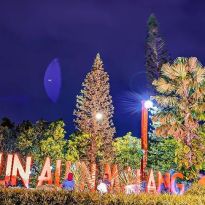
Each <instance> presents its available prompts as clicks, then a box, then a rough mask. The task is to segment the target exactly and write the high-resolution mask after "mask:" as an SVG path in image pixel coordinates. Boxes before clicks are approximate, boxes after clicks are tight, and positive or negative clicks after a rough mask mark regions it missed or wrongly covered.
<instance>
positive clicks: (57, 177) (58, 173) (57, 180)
mask: <svg viewBox="0 0 205 205" xmlns="http://www.w3.org/2000/svg"><path fill="white" fill-rule="evenodd" d="M60 176H61V160H56V171H55V185H56V186H58V187H60V186H61V185H60Z"/></svg>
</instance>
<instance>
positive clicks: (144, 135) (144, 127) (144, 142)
mask: <svg viewBox="0 0 205 205" xmlns="http://www.w3.org/2000/svg"><path fill="white" fill-rule="evenodd" d="M141 103H142V110H141V112H142V113H141V148H142V150H143V157H142V160H141V176H142V179H144V178H145V169H146V166H147V151H148V109H150V108H152V107H153V102H152V101H150V100H146V101H144V100H143V101H142V102H141Z"/></svg>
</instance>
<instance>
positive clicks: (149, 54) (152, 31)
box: [145, 14, 170, 92]
mask: <svg viewBox="0 0 205 205" xmlns="http://www.w3.org/2000/svg"><path fill="white" fill-rule="evenodd" d="M145 56H146V73H147V79H148V82H149V86H150V87H152V82H153V80H154V79H156V78H158V77H159V76H160V69H161V66H162V65H163V64H164V63H167V62H169V61H170V57H169V56H168V54H167V50H166V48H165V42H164V40H163V39H162V37H161V36H160V34H159V26H158V22H157V19H156V17H155V16H154V14H151V15H150V17H149V19H148V34H147V38H146V47H145ZM152 92H153V89H152Z"/></svg>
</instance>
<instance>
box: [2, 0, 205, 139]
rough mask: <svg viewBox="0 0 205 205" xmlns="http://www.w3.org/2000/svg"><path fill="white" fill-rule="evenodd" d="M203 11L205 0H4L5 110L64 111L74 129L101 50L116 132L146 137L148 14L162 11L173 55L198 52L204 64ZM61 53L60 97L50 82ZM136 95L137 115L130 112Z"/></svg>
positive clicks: (56, 114)
mask: <svg viewBox="0 0 205 205" xmlns="http://www.w3.org/2000/svg"><path fill="white" fill-rule="evenodd" d="M204 11H205V1H203V0H201V1H200V0H197V1H196V0H192V1H191V0H169V1H168V0H166V1H165V0H129V1H128V0H124V1H122V0H115V1H112V0H98V1H97V0H95V1H85V0H81V1H78V0H73V1H71V0H64V1H61V0H56V1H52V0H50V1H44V0H41V1H37V0H35V1H32V0H30V1H23V0H18V1H9V0H7V1H0V71H1V74H0V117H1V118H2V117H4V116H7V117H9V118H11V119H12V120H13V121H15V122H16V123H19V122H21V121H22V120H27V119H28V120H32V121H33V122H34V121H36V120H38V119H40V118H43V119H46V120H49V121H52V120H56V119H59V118H63V120H64V121H65V122H66V124H67V127H66V128H67V132H68V134H70V133H71V132H73V131H74V125H73V115H72V113H73V109H74V108H75V102H76V95H77V94H79V92H80V89H81V83H82V82H83V80H84V78H85V75H86V73H87V72H89V71H90V69H91V67H92V64H93V60H94V58H95V55H96V53H97V52H99V53H100V54H101V57H102V59H103V61H104V67H105V70H106V71H107V72H108V73H109V75H110V83H111V95H112V96H113V101H114V106H115V115H114V123H115V126H116V128H117V136H122V135H124V134H125V133H126V132H128V131H132V132H133V133H134V135H136V136H139V133H140V132H139V127H140V112H139V110H140V100H141V99H142V98H143V97H144V96H145V93H146V76H145V66H144V65H145V56H144V45H145V37H146V31H147V27H146V22H147V19H148V16H149V15H150V14H151V13H155V15H156V17H157V19H158V21H159V23H160V33H161V35H162V37H163V38H164V40H165V41H166V45H167V48H168V51H169V53H170V55H171V57H172V58H176V57H178V56H185V57H189V56H196V57H198V59H199V60H200V61H201V62H202V63H203V64H205V12H204ZM55 58H58V59H59V64H60V66H61V73H62V86H61V90H60V95H59V98H58V100H57V102H56V103H54V102H52V101H51V100H50V99H49V97H48V95H47V94H46V92H45V89H44V74H45V72H46V68H47V66H48V65H49V63H50V62H51V61H52V60H53V59H55ZM133 98H134V101H133ZM129 100H130V101H131V103H130V102H129ZM133 102H134V103H135V102H136V113H135V114H131V113H130V112H128V110H130V107H129V106H133V104H134V103H133Z"/></svg>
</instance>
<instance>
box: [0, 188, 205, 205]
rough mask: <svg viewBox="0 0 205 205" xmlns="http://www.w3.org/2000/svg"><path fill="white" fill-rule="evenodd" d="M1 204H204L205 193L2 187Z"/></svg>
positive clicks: (0, 193)
mask: <svg viewBox="0 0 205 205" xmlns="http://www.w3.org/2000/svg"><path fill="white" fill-rule="evenodd" d="M0 204H1V205H15V204H17V205H21V204H22V205H34V204H35V205H68V204H72V205H74V204H82V205H83V204H87V205H94V204H99V205H100V204H101V205H103V204H107V205H118V204H130V205H131V204H132V205H134V204H136V205H142V204H143V205H204V204H205V196H203V195H198V196H196V195H190V194H186V195H182V196H176V195H154V194H139V195H125V194H115V195H114V194H113V195H111V194H106V195H99V194H98V193H86V192H82V193H77V192H76V193H75V192H73V193H72V192H66V191H63V190H38V189H18V188H8V189H5V188H3V189H0Z"/></svg>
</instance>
